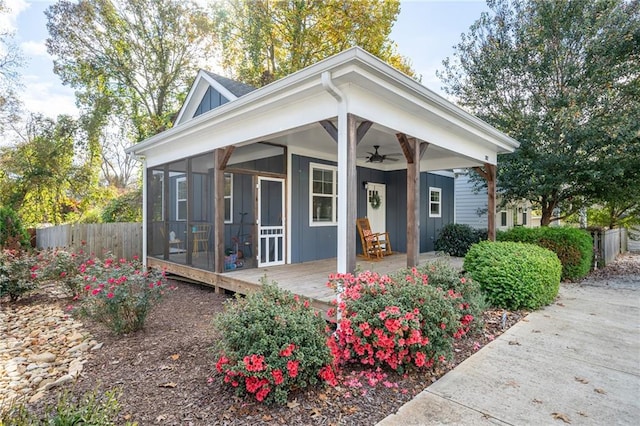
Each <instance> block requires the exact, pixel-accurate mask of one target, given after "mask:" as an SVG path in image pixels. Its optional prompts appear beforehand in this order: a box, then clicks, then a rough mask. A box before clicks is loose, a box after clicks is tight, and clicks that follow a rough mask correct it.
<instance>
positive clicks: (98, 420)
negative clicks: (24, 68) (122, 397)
mask: <svg viewBox="0 0 640 426" xmlns="http://www.w3.org/2000/svg"><path fill="white" fill-rule="evenodd" d="M119 394H120V393H119V391H115V390H108V391H106V392H104V393H98V391H97V390H96V391H91V392H87V393H85V394H84V395H82V397H81V398H79V399H76V398H74V397H73V396H72V395H71V393H70V392H69V391H64V392H62V393H61V394H60V395H59V396H58V399H57V402H56V405H55V406H53V407H46V408H45V410H44V411H45V413H44V417H42V416H40V415H38V414H36V413H34V412H30V411H29V410H28V409H27V407H25V406H24V405H15V406H10V407H9V408H8V409H7V410H6V411H5V412H3V413H0V425H4V424H6V425H12V426H31V425H44V424H48V425H101V426H109V425H115V424H116V422H115V418H116V416H117V415H118V413H119V412H120V404H119V403H118V399H117V398H118V397H119ZM125 424H126V425H130V424H131V423H129V422H127V423H125Z"/></svg>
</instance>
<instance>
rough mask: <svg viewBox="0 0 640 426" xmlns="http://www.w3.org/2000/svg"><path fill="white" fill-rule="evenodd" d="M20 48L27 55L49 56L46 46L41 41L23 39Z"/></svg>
mask: <svg viewBox="0 0 640 426" xmlns="http://www.w3.org/2000/svg"><path fill="white" fill-rule="evenodd" d="M20 49H22V51H23V52H24V54H25V55H27V56H43V57H45V58H48V57H49V54H48V53H47V46H46V45H45V44H44V40H43V41H24V42H22V43H20Z"/></svg>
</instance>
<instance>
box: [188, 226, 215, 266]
mask: <svg viewBox="0 0 640 426" xmlns="http://www.w3.org/2000/svg"><path fill="white" fill-rule="evenodd" d="M191 232H192V233H193V256H196V257H197V256H198V254H199V253H200V248H202V251H203V252H204V253H205V254H207V257H208V255H209V254H208V252H209V235H210V234H211V225H208V224H198V225H193V226H192V228H191ZM207 260H208V259H207Z"/></svg>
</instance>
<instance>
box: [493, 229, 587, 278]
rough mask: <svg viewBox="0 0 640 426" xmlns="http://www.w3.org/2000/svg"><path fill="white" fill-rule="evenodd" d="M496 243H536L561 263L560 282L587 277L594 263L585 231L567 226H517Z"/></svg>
mask: <svg viewBox="0 0 640 426" xmlns="http://www.w3.org/2000/svg"><path fill="white" fill-rule="evenodd" d="M497 239H498V240H499V241H517V242H521V243H530V244H536V245H539V246H540V247H544V248H547V249H549V250H551V251H553V252H554V253H555V254H556V255H557V256H558V259H560V263H562V279H563V280H579V279H582V278H584V277H585V276H587V274H588V273H589V271H590V269H591V263H592V261H593V240H592V239H591V236H590V235H589V233H588V232H586V231H584V230H582V229H577V228H568V227H541V228H523V227H516V228H513V229H510V230H509V231H506V232H500V233H499V234H498V236H497Z"/></svg>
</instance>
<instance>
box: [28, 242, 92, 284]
mask: <svg viewBox="0 0 640 426" xmlns="http://www.w3.org/2000/svg"><path fill="white" fill-rule="evenodd" d="M38 258H39V262H40V264H41V268H40V278H41V279H43V280H47V279H48V280H55V281H58V282H60V283H62V284H63V285H64V286H65V287H67V289H68V290H69V292H70V293H71V295H77V294H80V293H81V292H82V289H83V287H84V286H85V285H86V283H85V277H84V274H83V273H81V272H80V267H81V266H82V265H83V264H84V265H85V266H84V267H85V268H86V262H87V261H88V260H90V259H92V256H90V255H88V254H87V253H85V252H84V251H83V250H78V251H77V252H72V253H70V252H68V251H66V250H58V249H54V250H46V251H42V252H40V254H39V255H38ZM93 261H94V260H92V262H93Z"/></svg>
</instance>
